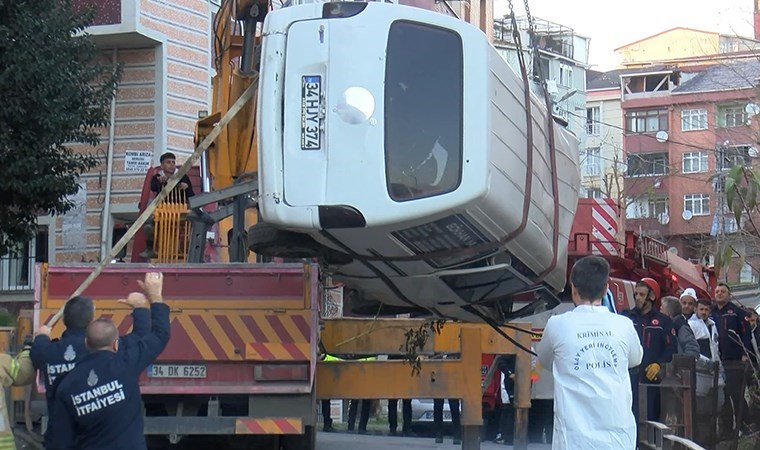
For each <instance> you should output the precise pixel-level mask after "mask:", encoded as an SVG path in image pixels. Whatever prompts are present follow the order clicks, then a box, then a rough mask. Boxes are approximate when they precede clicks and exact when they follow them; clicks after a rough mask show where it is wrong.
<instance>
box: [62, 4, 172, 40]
mask: <svg viewBox="0 0 760 450" xmlns="http://www.w3.org/2000/svg"><path fill="white" fill-rule="evenodd" d="M72 4H73V7H74V9H75V10H76V11H85V10H86V9H87V8H94V9H95V18H94V20H93V23H92V25H91V26H90V28H88V29H87V32H88V33H89V34H90V35H91V36H92V37H93V39H94V40H95V43H96V44H97V45H98V46H99V47H101V48H110V47H120V48H140V47H152V46H154V45H156V43H158V42H160V40H159V39H157V37H158V35H157V33H155V32H153V30H150V29H147V28H145V27H144V26H142V25H140V15H141V14H142V13H143V11H142V10H141V7H140V5H141V3H140V2H139V1H138V0H72Z"/></svg>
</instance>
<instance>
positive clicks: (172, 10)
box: [0, 0, 213, 301]
mask: <svg viewBox="0 0 760 450" xmlns="http://www.w3.org/2000/svg"><path fill="white" fill-rule="evenodd" d="M73 3H74V6H75V7H78V8H81V7H87V6H94V7H95V8H96V10H97V16H96V19H95V23H94V25H93V26H92V27H91V28H89V29H88V32H89V33H90V34H91V35H92V36H93V37H94V39H95V41H96V43H97V45H98V46H99V47H100V48H101V49H102V51H103V58H107V59H108V60H109V61H112V62H114V63H119V64H122V66H123V75H122V80H121V83H120V86H119V91H118V95H117V97H116V102H115V105H114V114H113V121H112V123H111V124H110V126H109V127H108V128H106V129H104V130H103V131H102V137H101V144H100V145H99V146H98V147H97V148H95V149H92V148H87V149H84V148H82V150H83V151H90V152H93V153H94V154H95V155H96V156H97V157H98V158H99V161H100V164H99V165H98V166H97V167H95V168H94V169H93V170H92V171H91V172H89V173H87V174H85V175H84V176H83V177H82V181H81V189H80V191H79V193H78V194H77V195H76V196H75V197H74V198H73V199H72V200H73V201H74V202H75V204H76V207H75V208H74V209H73V210H72V211H71V212H70V213H68V214H66V215H64V216H61V217H50V216H41V217H40V218H39V221H38V222H39V225H40V231H39V234H38V236H37V239H35V240H33V241H31V242H28V243H27V244H26V245H25V246H22V248H19V249H18V250H17V251H16V252H15V253H12V254H10V255H6V256H4V257H3V258H0V278H1V280H2V281H1V282H0V300H2V301H15V300H29V299H31V295H32V294H31V290H32V289H33V287H34V283H35V274H34V264H35V263H36V262H45V261H49V262H57V263H62V262H96V261H99V260H100V258H102V257H103V256H104V255H106V254H107V252H109V251H110V249H111V248H112V244H113V243H115V242H116V241H117V240H118V239H119V238H120V237H121V236H122V235H123V233H124V232H125V231H126V227H128V226H129V225H130V224H131V223H132V222H133V221H134V220H135V219H136V217H137V211H138V208H137V202H138V199H139V193H140V189H141V188H142V184H143V180H144V177H145V173H146V170H147V169H148V168H149V167H150V166H151V165H154V164H157V163H158V158H159V157H160V155H161V154H162V153H164V152H165V151H172V152H174V153H175V154H177V156H178V158H179V159H180V160H183V159H184V158H183V156H185V157H186V156H187V155H189V154H191V153H192V151H193V146H194V145H193V133H194V128H195V120H196V119H197V117H198V111H199V110H207V109H208V104H209V97H210V93H209V85H210V77H211V70H210V67H211V60H210V54H211V52H210V49H211V8H213V5H212V4H210V3H209V2H208V1H206V0H177V1H172V2H168V1H164V0H113V1H111V0H109V1H97V0H74V1H73ZM108 161H111V169H112V170H110V171H109V170H108ZM129 251H130V249H129V248H127V250H126V252H129ZM125 256H126V255H125Z"/></svg>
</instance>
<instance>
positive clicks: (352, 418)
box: [348, 400, 372, 431]
mask: <svg viewBox="0 0 760 450" xmlns="http://www.w3.org/2000/svg"><path fill="white" fill-rule="evenodd" d="M360 402H361V404H362V408H361V413H360V416H359V430H360V431H367V422H369V408H370V406H371V404H372V403H371V401H370V400H351V403H349V405H348V430H349V431H351V430H353V429H354V424H355V423H356V410H357V408H358V407H359V403H360Z"/></svg>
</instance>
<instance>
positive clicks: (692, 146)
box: [565, 111, 710, 151]
mask: <svg viewBox="0 0 760 450" xmlns="http://www.w3.org/2000/svg"><path fill="white" fill-rule="evenodd" d="M565 112H566V113H567V114H569V115H571V116H575V117H578V118H580V119H585V120H586V122H587V123H588V122H592V123H598V124H601V125H605V126H608V127H610V128H615V129H617V130H620V131H623V132H624V133H625V132H627V131H628V130H627V129H626V128H624V127H621V126H619V125H616V124H612V123H608V122H603V121H601V120H593V119H591V120H589V119H588V117H587V116H582V115H580V114H576V113H574V112H571V111H565ZM638 135H639V136H645V137H647V138H650V139H655V140H657V136H653V135H651V134H646V133H638ZM668 141H669V142H670V143H672V144H678V145H683V146H684V147H689V148H693V149H696V150H702V151H704V150H710V149H709V148H705V147H704V146H699V145H695V144H689V143H686V142H679V141H674V140H671V139H669V140H668Z"/></svg>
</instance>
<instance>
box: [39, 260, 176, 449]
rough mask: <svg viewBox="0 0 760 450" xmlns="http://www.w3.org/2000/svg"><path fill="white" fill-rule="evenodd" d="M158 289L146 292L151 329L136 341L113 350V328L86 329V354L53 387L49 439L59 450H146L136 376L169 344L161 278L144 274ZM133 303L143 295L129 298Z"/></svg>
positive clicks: (97, 324)
mask: <svg viewBox="0 0 760 450" xmlns="http://www.w3.org/2000/svg"><path fill="white" fill-rule="evenodd" d="M148 277H150V278H152V279H154V280H155V283H156V284H155V285H154V287H155V286H159V287H158V288H154V289H149V290H148V292H147V293H148V298H149V299H150V302H151V306H150V310H151V329H150V332H149V333H148V334H147V335H145V336H144V337H143V338H142V339H141V340H139V341H138V342H136V343H134V344H133V345H131V346H129V347H128V348H126V349H124V351H118V350H119V339H118V337H119V334H118V330H117V328H116V325H114V323H113V322H112V321H110V320H107V319H98V320H96V321H94V322H92V323H91V324H90V325H89V326H88V327H87V332H86V335H85V341H86V344H87V348H88V349H89V350H90V351H91V353H90V354H88V355H87V356H85V357H84V358H83V359H82V360H81V361H80V362H79V363H77V365H76V367H74V369H73V370H71V371H70V372H69V373H68V374H67V375H66V376H65V377H64V378H63V379H62V380H61V381H60V382H59V384H58V387H57V389H56V393H55V401H54V404H53V415H54V416H55V418H56V427H55V429H54V430H53V433H52V437H53V440H54V442H55V443H56V445H57V446H59V447H60V448H62V449H78V450H96V449H98V450H101V449H109V450H140V449H147V446H146V443H145V435H144V430H143V419H142V405H141V399H140V386H139V377H140V373H142V371H143V370H145V368H146V367H148V365H149V364H151V363H152V362H153V360H154V359H155V358H156V357H157V356H158V355H159V354H160V353H161V352H162V351H163V350H164V348H165V347H166V344H167V343H168V342H169V307H168V306H166V305H164V304H163V300H162V298H161V286H163V276H162V275H161V274H159V273H153V274H148ZM129 297H130V298H129V299H128V300H127V301H128V302H137V301H138V299H139V297H144V296H143V294H141V293H137V292H133V293H131V294H129Z"/></svg>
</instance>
